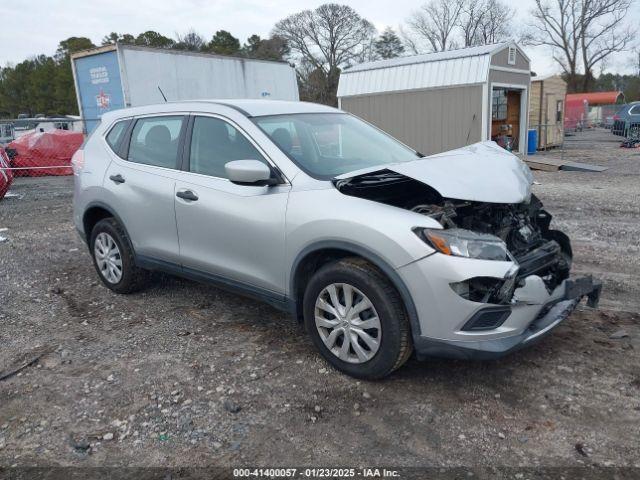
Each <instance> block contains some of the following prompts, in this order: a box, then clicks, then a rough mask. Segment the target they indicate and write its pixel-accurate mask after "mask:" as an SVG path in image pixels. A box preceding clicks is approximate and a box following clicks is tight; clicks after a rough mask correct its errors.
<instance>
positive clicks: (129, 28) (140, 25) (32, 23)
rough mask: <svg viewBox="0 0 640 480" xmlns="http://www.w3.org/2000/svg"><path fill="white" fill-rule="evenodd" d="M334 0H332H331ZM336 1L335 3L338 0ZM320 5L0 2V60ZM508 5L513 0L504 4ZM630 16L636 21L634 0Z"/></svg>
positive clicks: (365, 4)
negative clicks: (79, 42) (74, 43)
mask: <svg viewBox="0 0 640 480" xmlns="http://www.w3.org/2000/svg"><path fill="white" fill-rule="evenodd" d="M334 1H336V0H334ZM338 1H339V0H338ZM322 3H325V2H322V1H308V0H180V1H176V0H109V1H104V0H102V1H95V0H64V1H61V0H39V1H37V2H27V3H24V2H16V1H14V2H5V3H2V4H0V18H2V19H3V22H2V28H0V40H1V42H2V43H1V44H2V46H3V47H2V49H0V64H1V65H6V64H7V62H12V63H17V62H20V61H22V60H24V59H25V58H28V57H30V56H33V55H36V54H40V53H45V54H47V55H52V54H53V53H54V52H55V49H56V46H57V45H58V42H59V41H60V40H62V39H65V38H67V37H70V36H85V37H89V38H90V39H91V40H93V42H94V43H95V44H99V43H100V40H101V39H102V37H103V36H105V35H106V34H108V33H109V32H114V31H115V32H118V33H131V34H138V33H140V32H143V31H146V30H156V31H158V32H160V33H162V34H164V35H166V36H169V37H175V35H176V33H184V32H186V31H187V30H188V29H190V28H194V29H195V30H196V31H197V32H199V33H201V34H202V35H203V36H205V37H206V38H207V39H210V38H211V36H212V35H213V33H214V32H215V31H216V30H229V31H230V32H231V33H232V34H233V35H234V36H236V37H238V38H240V40H241V42H243V41H245V40H246V38H247V37H248V36H249V35H251V34H253V33H257V34H258V35H260V36H263V37H264V36H267V35H268V34H269V32H270V30H271V28H272V27H273V25H274V24H275V22H277V21H278V20H280V19H281V18H284V17H286V16H287V15H290V14H292V13H295V12H297V11H300V10H302V9H305V8H314V7H317V6H318V5H320V4H322ZM340 3H346V4H348V5H350V6H352V7H353V8H354V9H355V10H356V11H357V12H358V13H359V14H360V15H362V16H363V17H365V18H367V19H368V20H370V21H371V22H373V24H374V25H375V26H376V28H377V29H378V30H379V31H382V30H383V29H384V28H385V27H386V26H391V27H393V28H394V29H397V27H398V25H401V24H403V23H404V21H405V19H406V18H407V17H408V16H409V15H410V14H411V12H412V11H413V10H415V9H416V8H417V7H418V6H419V5H420V3H421V2H420V0H384V1H380V0H378V1H375V0H373V1H372V0H347V1H342V2H340ZM507 3H508V4H510V5H514V2H512V1H511V0H509V1H508V2H507ZM517 4H518V5H519V6H521V7H519V9H518V13H517V15H516V20H515V22H516V27H518V26H522V25H524V23H525V22H526V21H527V17H528V11H529V10H530V8H531V5H533V0H520V1H518V2H517ZM632 10H633V13H632V14H630V16H633V17H634V22H635V24H636V25H638V24H639V21H640V8H638V0H636V5H635V7H634V8H633V9H632ZM525 50H526V52H527V53H528V54H529V57H531V60H532V64H531V68H532V69H533V70H534V71H535V72H537V73H538V74H539V75H545V74H549V73H556V72H557V71H559V70H558V67H557V65H555V64H554V63H553V61H552V60H551V58H550V57H551V56H550V54H549V52H548V51H547V50H545V49H544V48H540V47H539V48H530V47H526V49H525ZM632 65H633V63H632V54H631V53H629V52H626V53H620V54H617V55H615V57H614V58H612V60H611V61H610V62H609V65H608V68H607V70H609V71H618V72H625V73H630V72H631V71H632Z"/></svg>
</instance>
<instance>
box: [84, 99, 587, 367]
mask: <svg viewBox="0 0 640 480" xmlns="http://www.w3.org/2000/svg"><path fill="white" fill-rule="evenodd" d="M72 164H73V166H74V174H75V191H74V221H75V225H76V227H77V230H78V232H79V233H80V235H81V237H82V238H83V239H84V240H85V241H86V242H87V244H88V246H89V250H90V253H91V255H92V257H93V263H94V265H95V268H96V270H97V273H98V275H99V277H100V279H101V281H102V282H103V283H104V285H106V286H107V287H108V288H110V289H111V290H113V291H115V292H118V293H130V292H134V291H136V290H138V289H140V288H141V287H142V286H143V285H144V284H145V282H146V281H147V272H148V270H160V271H163V272H169V273H172V274H176V275H180V276H183V277H187V278H191V279H195V280H199V281H204V282H212V283H214V284H216V285H220V286H222V287H224V288H227V289H231V290H235V291H239V292H242V293H245V294H247V295H249V296H252V297H255V298H258V299H261V300H264V301H266V302H268V303H270V304H272V305H274V306H276V307H278V308H281V309H283V310H286V311H289V312H291V313H292V314H293V316H294V317H295V318H296V319H298V320H300V321H301V322H304V324H305V326H306V328H307V330H308V332H309V334H310V336H311V338H312V340H313V342H314V344H315V345H316V347H317V348H318V349H319V351H320V353H321V354H322V355H323V356H324V358H326V359H327V360H328V361H329V362H330V363H331V364H332V365H333V366H334V367H336V368H337V369H339V370H341V371H343V372H346V373H347V374H349V375H352V376H355V377H360V378H368V379H373V378H380V377H383V376H385V375H387V374H389V373H390V372H392V371H393V370H395V369H397V368H398V367H400V366H401V365H402V364H403V363H404V362H405V361H406V360H407V359H408V358H409V356H410V355H411V353H412V351H415V353H416V355H417V356H418V358H425V357H427V356H430V355H441V356H450V357H457V358H493V357H496V356H499V355H503V354H506V353H508V352H511V351H513V350H516V349H518V348H521V347H523V346H526V345H530V344H531V343H533V342H534V341H535V340H538V339H539V338H541V337H542V336H544V335H545V334H547V333H548V332H549V331H551V330H552V329H553V328H554V327H555V326H557V325H558V324H559V323H560V322H561V321H562V320H564V319H565V318H566V317H567V316H568V315H569V314H570V312H571V311H572V310H573V309H574V308H575V306H576V305H577V303H578V302H579V301H580V299H581V298H583V297H585V296H587V297H588V300H589V305H591V306H595V305H597V302H598V297H599V292H600V284H599V282H598V281H597V280H593V279H592V278H591V277H589V276H586V277H581V278H577V279H575V278H574V279H572V278H569V271H570V268H571V257H572V253H571V244H570V240H569V238H568V237H567V235H565V234H564V233H562V232H560V231H558V230H555V229H553V228H552V226H551V218H552V217H551V215H550V214H549V213H548V212H547V211H546V210H544V208H543V206H542V203H541V202H540V200H538V199H537V198H536V197H535V196H534V195H532V194H531V183H532V176H531V172H530V171H529V169H528V167H527V166H526V165H525V164H524V163H523V162H522V161H521V160H520V159H518V157H516V156H514V155H512V154H511V153H509V152H507V151H505V150H504V149H502V148H500V147H498V146H497V145H496V144H495V143H493V142H483V143H477V144H474V145H470V146H468V147H464V148H460V149H458V150H454V151H451V152H447V153H442V154H438V155H433V156H430V157H424V156H423V155H421V154H420V153H418V152H415V151H414V150H412V149H410V148H409V147H407V146H405V145H403V144H402V143H400V142H399V141H397V140H395V139H393V138H392V137H390V136H388V135H387V134H385V133H384V132H382V131H380V130H378V129H376V128H375V127H373V126H371V125H369V124H368V123H366V122H364V121H362V120H360V119H358V118H357V117H354V116H352V115H350V114H347V113H344V112H342V111H340V110H337V109H334V108H330V107H326V106H322V105H316V104H309V103H303V102H283V101H269V100H267V101H264V100H233V101H232V100H220V101H208V102H207V101H204V102H183V103H167V104H162V105H157V106H146V107H137V108H130V109H124V110H118V111H115V112H111V113H107V114H105V115H104V117H103V119H102V123H101V125H100V126H99V127H98V128H97V129H96V130H95V132H94V133H93V134H92V136H91V137H90V138H89V139H88V140H87V142H86V144H85V145H84V147H83V148H82V149H81V150H79V151H78V152H77V153H76V155H75V156H74V159H73V161H72Z"/></svg>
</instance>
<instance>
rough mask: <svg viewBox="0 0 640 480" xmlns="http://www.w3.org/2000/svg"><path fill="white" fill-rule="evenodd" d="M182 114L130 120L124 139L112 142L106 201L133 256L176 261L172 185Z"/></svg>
mask: <svg viewBox="0 0 640 480" xmlns="http://www.w3.org/2000/svg"><path fill="white" fill-rule="evenodd" d="M186 118H187V117H186V116H185V115H182V114H166V115H154V116H146V117H140V118H137V119H134V120H133V123H132V124H130V125H128V128H127V133H126V134H125V139H124V140H123V141H121V142H120V145H118V144H117V143H116V144H115V147H111V156H112V158H113V161H112V162H111V164H110V165H109V168H108V170H107V174H106V176H105V179H104V186H105V187H106V189H107V190H108V192H109V198H108V200H107V203H108V204H109V205H110V206H112V207H113V208H114V209H115V211H116V212H117V214H118V215H119V216H120V218H121V220H122V221H123V223H124V225H125V228H126V229H127V232H128V234H129V237H130V239H131V242H132V244H133V248H134V250H135V252H136V255H137V256H140V257H146V258H147V259H154V260H161V261H164V262H169V263H172V264H179V262H180V255H179V248H178V234H177V231H176V220H175V211H174V188H175V182H176V178H177V176H178V169H177V166H178V160H179V157H180V153H181V152H182V148H183V141H184V131H185V129H186V123H187V122H186ZM116 127H117V124H116V125H114V127H112V130H113V129H115V128H116ZM114 132H115V131H114ZM111 133H112V132H111V131H110V132H109V134H111ZM109 134H107V136H106V137H105V141H106V143H107V145H109ZM114 136H115V133H114ZM114 141H116V140H115V139H114Z"/></svg>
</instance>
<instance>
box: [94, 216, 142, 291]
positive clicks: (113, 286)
mask: <svg viewBox="0 0 640 480" xmlns="http://www.w3.org/2000/svg"><path fill="white" fill-rule="evenodd" d="M102 232H105V233H108V234H109V235H110V236H111V237H112V238H113V240H114V241H115V243H116V245H117V246H118V249H119V250H120V258H121V259H122V277H121V278H120V280H119V281H118V282H117V283H111V282H110V281H108V280H107V279H106V278H105V277H104V276H103V274H102V272H101V271H100V269H99V268H98V263H97V261H96V254H95V241H96V237H97V236H98V235H99V234H100V233H102ZM89 253H90V254H91V259H92V260H93V266H94V267H95V269H96V272H97V273H98V277H100V280H101V281H102V283H103V284H104V285H105V286H106V287H107V288H109V289H110V290H113V291H114V292H116V293H125V294H126V293H133V292H137V291H138V290H140V289H142V288H143V287H144V286H145V285H146V283H147V280H148V278H149V273H148V272H147V271H146V270H143V269H142V268H140V267H138V266H136V263H135V257H134V253H133V248H132V247H131V242H130V241H129V237H128V236H127V232H126V231H125V229H124V228H123V227H122V225H120V223H118V221H117V220H116V219H115V218H104V219H102V220H100V221H99V222H98V223H96V224H95V226H94V227H93V230H91V238H90V241H89Z"/></svg>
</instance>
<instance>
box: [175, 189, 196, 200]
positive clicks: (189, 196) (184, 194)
mask: <svg viewBox="0 0 640 480" xmlns="http://www.w3.org/2000/svg"><path fill="white" fill-rule="evenodd" d="M176 197H178V198H182V199H184V200H191V201H192V202H195V201H196V200H198V196H197V195H196V194H195V193H193V192H192V191H191V190H184V191H180V192H178V193H176Z"/></svg>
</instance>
